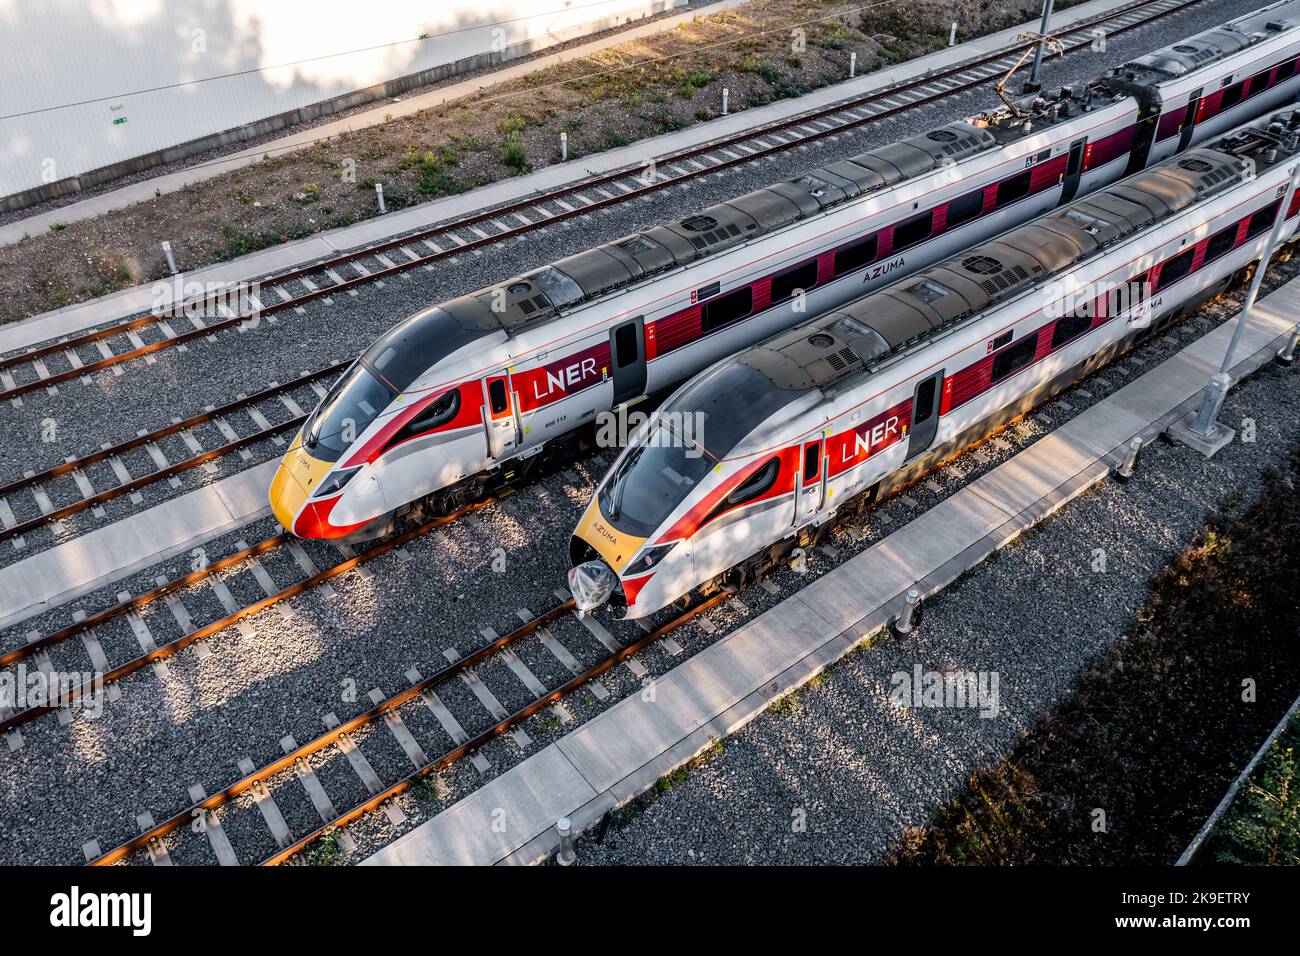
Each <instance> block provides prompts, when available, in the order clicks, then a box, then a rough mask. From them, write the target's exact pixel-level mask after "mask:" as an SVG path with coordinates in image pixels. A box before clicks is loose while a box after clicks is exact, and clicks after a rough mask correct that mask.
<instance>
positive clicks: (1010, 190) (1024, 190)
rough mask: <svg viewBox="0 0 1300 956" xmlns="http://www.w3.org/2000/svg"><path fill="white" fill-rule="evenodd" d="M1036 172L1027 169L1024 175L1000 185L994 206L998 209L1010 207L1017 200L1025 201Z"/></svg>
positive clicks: (1004, 181) (1016, 176) (1006, 180)
mask: <svg viewBox="0 0 1300 956" xmlns="http://www.w3.org/2000/svg"><path fill="white" fill-rule="evenodd" d="M1033 175H1034V172H1033V170H1032V169H1026V170H1025V171H1024V172H1023V173H1019V174H1017V175H1015V176H1012V177H1011V178H1010V179H1005V180H1003V181H1002V182H1000V183H998V198H997V202H996V203H995V204H994V205H995V207H996V208H997V209H1001V208H1002V207H1003V206H1007V205H1010V204H1011V203H1013V202H1015V201H1016V200H1017V199H1024V198H1025V197H1026V196H1028V195H1029V183H1030V181H1031V180H1032V178H1033Z"/></svg>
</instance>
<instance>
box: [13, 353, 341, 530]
mask: <svg viewBox="0 0 1300 956" xmlns="http://www.w3.org/2000/svg"><path fill="white" fill-rule="evenodd" d="M348 364H349V363H347V362H339V363H337V364H335V365H331V366H329V367H328V368H324V369H321V370H320V371H318V372H312V373H310V374H308V375H304V376H302V377H301V378H298V379H295V380H294V381H292V382H289V383H288V384H286V385H281V386H280V387H278V388H267V389H263V390H262V391H260V392H258V393H256V394H254V395H249V396H248V397H246V398H241V399H238V400H236V401H233V402H229V403H227V404H225V405H222V406H221V407H220V408H214V409H213V410H212V411H210V412H202V413H200V414H198V415H192V416H190V417H189V418H187V419H185V420H184V421H181V422H176V423H173V424H171V425H167V426H165V427H163V428H159V429H158V430H156V431H153V432H149V433H148V434H146V435H140V436H137V437H135V438H132V439H130V440H129V441H125V442H122V443H121V444H120V445H114V446H113V447H111V448H105V449H101V450H100V451H97V452H94V453H93V454H90V455H87V456H86V457H84V458H78V459H75V460H73V461H69V462H64V463H63V464H61V465H56V466H55V467H53V468H49V469H47V470H45V471H43V472H41V473H40V474H36V475H31V476H27V477H24V478H19V479H18V480H17V481H11V482H10V483H9V484H7V485H4V486H2V487H0V497H4V496H5V495H8V494H12V493H13V492H15V491H20V490H22V489H24V488H28V487H30V486H32V485H36V484H40V483H43V482H46V481H50V480H52V479H54V478H58V477H61V476H63V475H66V474H69V473H71V472H73V471H77V470H79V469H82V468H87V467H89V466H91V465H94V464H98V463H99V462H101V461H105V460H106V459H108V458H111V457H113V456H114V455H121V454H124V453H125V452H129V451H133V450H134V449H136V448H140V447H141V446H143V445H147V444H149V443H150V442H154V441H158V440H160V439H162V438H167V437H169V436H171V435H175V434H176V433H178V432H180V431H183V430H185V429H188V428H195V427H197V426H199V425H203V424H206V423H208V422H212V421H215V420H216V419H218V418H221V417H222V416H225V415H228V414H230V413H231V412H235V411H239V410H240V409H242V408H247V407H249V406H251V405H256V404H257V403H259V402H263V401H266V400H267V399H268V398H274V397H275V396H277V395H283V394H285V393H286V392H290V391H292V390H293V389H295V388H298V387H300V386H302V385H305V384H308V383H310V382H312V381H315V380H316V379H319V378H323V377H326V376H328V375H330V374H332V373H334V372H337V371H341V370H342V369H344V368H347V366H348ZM307 418H308V416H307V415H305V414H304V415H295V416H294V417H293V418H290V419H289V420H288V421H285V422H281V423H280V424H278V425H272V426H270V427H269V428H262V429H259V430H258V431H256V432H253V433H251V434H249V435H245V436H243V437H242V438H236V439H235V440H234V441H231V442H227V443H226V444H224V445H219V446H218V447H216V448H211V449H208V450H207V451H202V452H199V453H198V454H197V455H191V456H190V457H189V458H186V459H184V460H182V461H178V462H176V463H174V464H171V465H168V466H166V467H165V468H160V469H158V470H157V471H153V472H150V473H149V474H147V475H141V476H140V477H139V478H133V479H132V480H130V481H128V482H126V483H125V484H121V485H115V486H114V487H112V488H108V489H106V490H104V491H101V492H98V493H96V494H93V495H90V496H89V497H86V498H81V499H78V500H77V501H74V502H71V503H70V504H66V505H62V506H60V507H58V508H55V509H53V510H51V511H47V512H45V513H44V514H40V515H37V516H36V517H34V518H29V519H27V520H26V521H20V522H18V523H16V524H14V525H13V526H12V527H9V528H0V541H6V540H8V539H9V538H16V537H19V536H21V535H24V534H26V533H27V532H29V531H35V530H36V529H38V528H41V527H44V526H45V525H47V524H49V523H50V522H52V521H59V520H61V519H63V518H67V517H70V516H71V515H74V514H78V513H80V512H82V511H85V510H86V509H87V508H93V507H95V506H96V505H102V504H104V503H105V502H109V501H112V500H114V499H115V498H120V497H121V496H122V495H125V494H130V493H131V492H133V491H139V490H140V489H141V488H147V487H149V486H150V485H153V484H156V483H157V482H159V481H162V480H163V479H164V478H171V477H172V476H174V475H179V474H183V473H184V472H187V471H190V470H192V469H194V468H197V467H199V466H200V465H204V464H207V463H208V462H210V461H215V460H216V459H218V458H222V457H224V456H226V455H229V454H232V453H233V452H236V451H239V450H240V449H241V448H246V447H248V446H249V445H256V444H257V443H258V442H261V441H266V440H268V439H270V438H274V437H275V436H276V435H278V434H280V433H281V432H284V431H288V430H289V429H291V428H297V427H299V426H300V425H302V423H303V422H304V421H306V420H307Z"/></svg>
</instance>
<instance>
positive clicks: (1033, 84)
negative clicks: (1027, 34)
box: [1025, 0, 1052, 93]
mask: <svg viewBox="0 0 1300 956" xmlns="http://www.w3.org/2000/svg"><path fill="white" fill-rule="evenodd" d="M1051 29H1052V0H1043V22H1042V23H1041V24H1040V25H1039V27H1038V35H1039V36H1040V37H1045V36H1047V35H1048V31H1049V30H1051ZM1045 45H1046V44H1045V43H1044V42H1043V41H1042V40H1039V41H1038V45H1037V46H1036V47H1034V66H1033V69H1031V70H1030V71H1029V82H1028V83H1026V84H1025V92H1026V93H1037V92H1038V91H1039V90H1040V89H1042V88H1043V84H1042V83H1040V82H1039V81H1038V72H1039V70H1041V69H1042V68H1043V47H1044V46H1045Z"/></svg>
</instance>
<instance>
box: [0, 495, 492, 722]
mask: <svg viewBox="0 0 1300 956" xmlns="http://www.w3.org/2000/svg"><path fill="white" fill-rule="evenodd" d="M495 500H497V499H495V498H487V499H484V500H483V501H477V502H475V503H473V504H472V505H469V506H467V507H466V508H464V509H462V510H461V511H458V512H456V513H455V514H452V515H445V516H442V517H438V518H433V519H431V520H429V521H426V522H425V523H424V524H422V525H420V526H419V527H417V528H412V529H411V530H409V531H406V532H404V533H402V534H400V535H397V536H395V537H392V538H388V539H386V540H385V541H383V542H382V543H380V544H377V545H375V547H373V548H371V549H370V550H368V551H366V552H364V553H363V554H358V555H356V556H355V557H351V558H348V559H346V560H345V561H342V562H340V563H339V564H336V565H334V566H333V567H330V568H327V569H325V570H324V571H318V572H317V573H316V574H313V575H311V576H310V577H308V578H304V579H303V580H301V581H298V582H296V583H294V584H291V585H290V586H289V587H287V588H285V589H284V590H282V591H278V592H277V593H275V594H271V595H268V596H266V597H264V598H262V599H261V600H260V601H254V602H253V603H252V604H249V605H246V606H245V607H242V608H240V609H239V610H238V611H235V612H234V613H232V614H227V615H226V616H225V617H222V618H220V619H218V620H216V621H213V622H212V623H211V624H206V625H204V626H203V627H200V628H198V629H197V630H195V631H191V632H190V633H189V634H184V635H182V636H180V637H178V638H176V639H174V640H171V641H168V642H167V643H166V644H162V645H159V646H158V647H156V648H154V649H153V650H151V651H148V652H146V653H144V654H141V655H140V656H138V657H133V658H131V660H129V661H127V662H126V663H125V664H121V665H119V666H118V667H114V668H113V669H112V670H109V671H107V672H106V673H103V674H95V675H94V676H93V677H92V678H91V679H90V680H88V681H84V682H82V683H81V684H78V685H77V686H75V687H70V688H68V690H67V691H66V692H65V693H63V694H61V695H60V696H59V698H58V700H57V701H51V702H46V703H43V704H36V705H33V706H31V707H27V708H25V709H23V710H20V711H17V712H15V713H13V714H10V715H9V716H8V717H4V718H0V733H4V732H5V731H7V730H12V729H13V728H15V727H21V726H22V725H23V724H26V723H28V722H29V721H31V720H34V719H36V718H37V717H39V716H41V715H42V714H48V713H52V712H53V711H56V710H58V709H59V708H60V707H66V706H68V705H69V704H72V703H74V702H75V701H77V700H80V699H81V698H82V697H84V696H85V695H86V694H87V693H89V692H92V691H94V690H96V689H98V688H101V687H103V686H104V685H106V684H109V683H111V682H113V681H115V680H120V679H121V678H123V677H126V676H127V675H129V674H134V673H135V672H136V671H138V670H140V669H142V668H144V667H146V666H148V665H149V664H152V663H153V662H154V661H159V660H163V659H165V658H168V657H171V656H172V655H173V654H175V653H177V652H178V651H181V650H184V649H185V648H187V647H189V646H190V645H191V644H193V643H195V642H196V641H201V640H203V639H204V638H208V637H211V636H213V635H214V634H218V633H220V632H221V631H224V630H225V629H226V628H228V627H231V626H232V625H234V624H237V623H239V622H240V621H242V620H244V618H246V617H252V616H253V615H254V614H258V613H260V612H261V611H264V610H266V609H267V608H268V607H271V606H272V605H275V604H279V603H280V602H281V601H286V600H288V599H289V598H292V597H296V596H297V595H299V594H302V593H303V592H304V591H308V590H310V589H311V588H314V587H315V586H316V585H318V584H320V583H321V582H322V581H328V580H329V579H331V578H334V577H338V576H339V575H340V574H343V573H344V572H345V571H350V570H352V569H353V568H355V567H357V566H358V565H360V564H364V563H365V562H367V561H371V560H373V559H375V558H377V557H379V556H380V555H383V554H387V553H388V552H390V551H393V550H395V549H396V548H399V547H401V546H402V545H404V544H407V543H408V542H410V541H413V540H415V539H416V538H418V537H420V536H421V535H424V534H427V533H428V532H430V531H432V530H434V529H435V528H441V527H443V526H444V525H446V524H449V523H450V522H452V521H455V520H456V519H457V518H459V517H461V516H462V515H464V514H467V513H469V512H471V511H477V510H479V509H480V508H485V507H487V506H488V505H489V504H491V503H492V502H493V501H495ZM277 537H278V538H279V539H281V540H283V539H286V538H287V537H288V535H280V536H277ZM273 540H276V539H274V538H272V539H268V541H273ZM265 543H266V542H263V544H265ZM241 553H243V552H241ZM245 557H248V555H245ZM226 561H227V562H228V563H227V565H226V566H229V564H231V563H234V562H233V561H232V560H231V559H226ZM172 589H173V590H174V588H172ZM151 593H153V592H151ZM156 597H157V595H155V598H156ZM111 610H114V611H117V610H118V609H117V608H113V609H111ZM118 613H121V612H120V611H118ZM87 620H90V619H89V618H87ZM82 623H83V624H84V623H85V622H82ZM67 630H69V629H68V628H65V629H64V631H67ZM57 633H62V632H57ZM50 637H51V638H53V637H54V635H50ZM37 643H39V642H33V644H32V645H29V646H28V647H27V648H20V649H19V650H18V651H12V652H10V654H8V655H6V657H10V656H13V655H14V654H18V653H20V652H21V651H28V650H29V649H30V648H32V647H35V645H36V644H37Z"/></svg>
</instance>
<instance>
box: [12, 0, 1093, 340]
mask: <svg viewBox="0 0 1300 956" xmlns="http://www.w3.org/2000/svg"><path fill="white" fill-rule="evenodd" d="M1070 5H1071V4H1070V3H1068V2H1066V3H1058V4H1057V7H1058V9H1064V8H1065V7H1068V6H1070ZM959 6H960V7H961V11H960V13H959V14H958V16H959V18H960V20H961V23H962V38H963V39H970V38H971V37H974V36H978V35H982V34H985V33H988V32H992V31H995V30H999V29H1003V28H1005V27H1007V26H1009V25H1012V24H1015V23H1019V22H1022V21H1024V20H1026V19H1029V18H1032V16H1033V15H1034V14H1035V13H1036V11H1037V4H1036V3H1033V2H1028V0H1027V2H1025V3H1023V4H1013V5H1006V6H1001V7H999V6H998V5H995V4H993V3H992V2H991V0H964V2H963V3H962V4H960V5H959ZM953 15H954V14H953V7H952V4H951V3H949V2H941V0H913V2H909V3H906V4H903V3H891V4H888V5H887V6H884V7H871V8H868V9H863V7H862V5H861V4H860V3H846V2H828V0H752V2H750V3H747V4H745V5H744V6H742V7H738V8H736V9H734V10H730V11H726V12H723V13H719V14H715V15H713V16H709V17H702V18H700V19H699V20H697V21H694V22H692V23H687V24H682V25H681V26H680V27H678V28H677V29H674V30H671V31H667V32H665V33H662V34H658V35H656V36H653V37H648V38H645V39H642V40H636V41H631V42H628V43H624V44H622V45H620V46H617V47H612V48H610V49H608V50H605V51H602V52H601V53H599V54H597V55H595V56H592V57H589V58H586V59H582V60H575V61H573V62H570V63H563V64H557V65H556V66H552V67H548V68H546V69H542V70H538V71H536V72H535V73H532V74H530V75H528V76H527V77H525V78H523V79H520V80H517V81H512V82H509V83H503V84H498V85H496V86H493V87H491V88H490V90H489V91H485V92H483V93H480V94H477V95H475V96H472V97H467V98H465V99H463V100H457V101H455V102H452V103H448V104H445V105H444V106H442V107H439V108H436V109H430V110H425V111H423V112H420V113H417V114H414V115H412V116H409V117H403V118H400V119H395V120H393V121H391V122H388V123H385V124H384V125H382V126H377V127H372V128H369V129H365V130H360V131H357V132H353V133H348V134H344V135H341V136H338V137H335V138H332V139H328V140H321V141H318V142H317V143H316V144H315V145H314V146H313V147H310V148H307V149H303V150H298V151H295V152H292V153H288V154H286V155H283V156H279V157H271V158H267V159H264V160H263V161H262V162H260V163H256V164H254V165H252V166H247V167H244V168H241V169H237V170H232V171H231V172H229V173H226V174H223V175H221V176H218V177H215V178H213V179H210V180H206V181H204V182H203V183H200V184H196V185H193V186H189V187H187V188H185V189H183V190H181V191H179V192H176V193H169V194H167V195H165V196H163V195H160V196H158V197H157V198H155V199H153V200H151V201H149V202H145V203H140V204H138V205H136V206H132V207H130V208H127V209H123V210H118V211H115V212H112V213H108V214H106V215H104V216H102V217H99V218H97V219H93V220H87V221H84V222H77V223H72V224H68V225H66V226H64V225H60V224H56V225H55V226H54V227H53V228H52V229H51V230H50V231H49V232H47V233H44V234H42V235H38V236H32V237H29V238H27V239H25V240H24V241H22V242H20V243H17V244H16V245H13V246H8V247H4V248H0V322H8V321H15V320H18V319H22V318H25V317H27V316H31V315H37V314H39V313H42V312H46V311H49V310H51V309H55V308H59V307H61V306H65V305H69V304H71V303H74V302H80V301H83V300H86V299H90V298H94V297H96V296H100V295H105V294H108V293H110V292H113V291H116V290H118V289H121V288H126V287H129V286H133V285H139V284H142V283H146V282H151V281H154V280H157V279H161V278H164V277H165V276H166V274H167V266H166V261H165V259H164V257H163V254H162V251H161V248H160V244H161V242H162V241H163V240H164V239H166V240H169V241H170V242H171V244H172V247H173V250H174V252H175V256H176V262H177V266H178V267H179V268H180V269H182V270H185V271H189V270H193V269H196V268H200V267H202V266H205V265H209V264H211V263H213V262H219V261H223V260H228V259H233V258H236V257H238V256H242V255H246V254H248V253H250V252H255V251H257V250H259V249H264V248H266V247H268V246H274V245H277V244H279V243H282V242H287V241H290V240H293V239H300V238H303V237H305V236H309V235H311V234H312V233H316V232H321V231H323V230H326V229H333V228H337V227H340V226H347V225H350V224H351V223H354V222H357V221H359V220H362V219H366V218H369V217H371V216H374V215H376V214H377V212H378V210H377V209H376V201H375V193H374V186H375V184H376V183H382V184H383V187H384V197H385V202H386V204H387V206H388V208H389V209H401V208H403V207H406V206H410V205H413V204H416V203H420V202H425V201H428V200H430V199H434V198H437V197H439V196H447V195H451V194H454V193H459V192H463V191H465V190H468V189H473V188H475V187H478V186H483V185H486V184H489V183H492V182H495V181H497V180H500V179H503V178H507V177H510V176H514V175H518V174H520V173H523V172H526V171H528V170H530V169H534V168H538V167H542V166H546V165H549V164H551V163H555V162H558V161H559V158H560V157H559V134H560V133H561V132H564V133H567V134H568V142H569V155H570V159H573V158H577V157H580V156H582V155H585V154H589V153H594V152H599V151H601V150H605V149H610V148H613V147H618V146H625V145H627V144H629V143H632V142H635V141H637V140H640V139H643V138H645V137H648V136H654V135H657V134H660V133H663V132H667V131H671V130H675V129H680V128H682V127H685V126H690V125H692V124H695V123H699V122H704V121H706V120H709V119H711V118H713V117H714V116H715V115H716V114H717V113H718V112H719V111H720V109H721V98H722V89H723V88H724V87H725V88H727V89H729V90H730V103H731V109H732V110H743V109H746V108H750V107H753V106H759V105H762V104H764V103H768V102H771V101H773V100H776V99H783V98H787V97H793V96H799V95H801V94H803V93H806V92H808V91H810V90H813V89H817V88H819V87H822V86H825V85H827V84H829V83H834V82H837V81H840V80H842V79H844V78H845V76H846V74H847V67H848V61H849V54H850V53H857V55H858V60H857V62H858V72H859V74H863V73H868V72H871V71H872V70H877V69H881V68H883V67H886V66H888V65H890V64H893V63H897V62H900V61H902V60H906V59H911V58H914V57H917V56H920V55H923V54H925V53H928V52H931V51H933V50H935V49H938V48H940V47H943V46H945V45H946V44H947V39H948V24H949V22H950V21H951V20H952V18H953ZM796 24H797V25H798V29H799V30H801V31H802V35H800V36H796V34H795V31H794V25H796Z"/></svg>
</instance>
